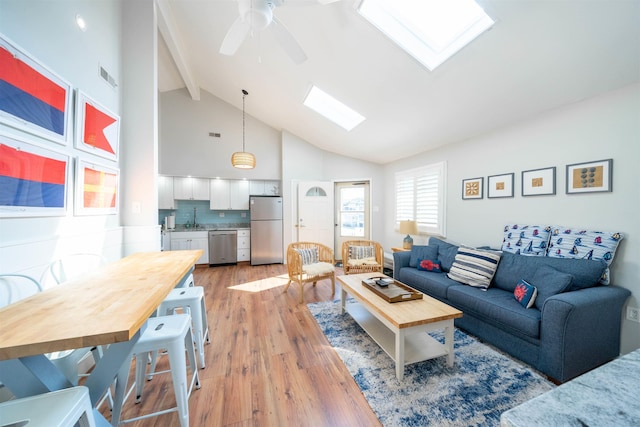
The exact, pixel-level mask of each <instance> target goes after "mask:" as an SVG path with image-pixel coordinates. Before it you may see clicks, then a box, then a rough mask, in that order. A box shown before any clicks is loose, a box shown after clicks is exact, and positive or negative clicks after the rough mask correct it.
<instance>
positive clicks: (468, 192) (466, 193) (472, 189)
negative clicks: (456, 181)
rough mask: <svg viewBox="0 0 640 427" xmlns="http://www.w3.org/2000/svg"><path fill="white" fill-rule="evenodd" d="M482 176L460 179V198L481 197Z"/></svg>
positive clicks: (482, 194) (482, 193) (482, 189)
mask: <svg viewBox="0 0 640 427" xmlns="http://www.w3.org/2000/svg"><path fill="white" fill-rule="evenodd" d="M483 184H484V178H469V179H463V180H462V199H464V200H467V199H482V198H483V197H484V188H483V187H484V185H483Z"/></svg>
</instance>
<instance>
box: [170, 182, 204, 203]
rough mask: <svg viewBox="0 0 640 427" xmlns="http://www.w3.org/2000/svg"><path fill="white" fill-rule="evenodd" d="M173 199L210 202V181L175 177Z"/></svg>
mask: <svg viewBox="0 0 640 427" xmlns="http://www.w3.org/2000/svg"><path fill="white" fill-rule="evenodd" d="M173 198H174V199H176V200H209V179H207V178H185V177H177V176H176V177H174V178H173Z"/></svg>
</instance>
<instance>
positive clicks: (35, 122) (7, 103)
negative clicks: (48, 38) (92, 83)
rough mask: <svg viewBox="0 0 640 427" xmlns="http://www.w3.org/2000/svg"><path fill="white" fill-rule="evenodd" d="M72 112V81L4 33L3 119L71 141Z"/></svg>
mask: <svg viewBox="0 0 640 427" xmlns="http://www.w3.org/2000/svg"><path fill="white" fill-rule="evenodd" d="M70 112H71V85H70V84H69V83H67V82H66V81H65V80H63V79H62V78H61V77H60V76H58V75H56V74H55V73H54V72H53V71H51V70H49V69H47V68H46V67H45V66H44V65H42V64H41V63H39V62H38V61H36V60H35V59H34V58H32V57H31V56H29V55H28V54H27V53H26V52H25V51H23V50H22V49H20V48H19V47H17V46H16V45H15V44H13V43H12V42H10V41H9V40H7V39H6V38H5V37H4V36H3V35H2V34H0V123H4V124H6V125H7V126H11V127H14V128H17V129H20V130H22V131H25V132H29V133H32V134H34V135H38V136H41V137H44V138H47V139H49V140H51V141H54V142H57V143H59V144H62V145H67V143H68V141H69V139H70V137H71V130H70V128H71V125H70V124H69V123H70V121H71V119H70V117H71V113H70Z"/></svg>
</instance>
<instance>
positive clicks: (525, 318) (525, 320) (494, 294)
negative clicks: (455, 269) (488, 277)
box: [447, 285, 541, 338]
mask: <svg viewBox="0 0 640 427" xmlns="http://www.w3.org/2000/svg"><path fill="white" fill-rule="evenodd" d="M447 295H448V296H449V302H450V303H451V304H452V305H454V306H455V307H457V308H459V309H460V310H462V312H463V313H465V314H469V315H472V316H474V317H477V318H479V319H481V320H483V321H485V322H487V323H489V324H492V325H494V326H497V327H499V328H500V329H502V330H505V331H509V332H511V333H514V332H515V333H517V334H519V335H524V336H528V337H531V338H539V337H540V318H541V317H540V310H538V309H536V308H532V309H529V310H527V309H526V308H524V307H523V306H521V305H520V303H519V302H518V301H516V300H515V298H513V293H512V292H507V291H504V290H502V289H496V288H489V289H487V290H486V291H482V290H481V289H478V288H472V287H471V286H462V285H460V286H452V287H450V288H449V289H448V291H447Z"/></svg>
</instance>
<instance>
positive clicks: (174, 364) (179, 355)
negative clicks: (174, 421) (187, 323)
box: [167, 334, 193, 427]
mask: <svg viewBox="0 0 640 427" xmlns="http://www.w3.org/2000/svg"><path fill="white" fill-rule="evenodd" d="M187 335H189V334H187ZM184 344H185V343H182V342H176V341H173V342H171V343H170V344H168V345H167V351H168V353H169V364H170V365H171V379H172V380H173V390H174V392H175V395H176V403H177V406H178V418H179V419H180V426H181V427H189V403H188V402H187V360H186V358H185V354H184V351H185V348H184ZM191 346H192V347H193V341H191Z"/></svg>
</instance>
